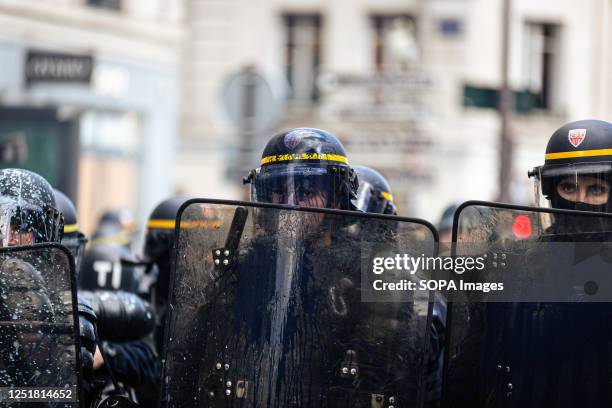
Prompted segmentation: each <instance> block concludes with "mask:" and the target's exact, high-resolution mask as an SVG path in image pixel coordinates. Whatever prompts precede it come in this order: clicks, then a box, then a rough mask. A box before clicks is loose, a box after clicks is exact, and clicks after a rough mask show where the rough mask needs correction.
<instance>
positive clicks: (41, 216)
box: [0, 201, 59, 247]
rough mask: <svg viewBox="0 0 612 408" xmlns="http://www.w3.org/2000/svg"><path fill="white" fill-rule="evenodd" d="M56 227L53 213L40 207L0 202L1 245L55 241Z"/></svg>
mask: <svg viewBox="0 0 612 408" xmlns="http://www.w3.org/2000/svg"><path fill="white" fill-rule="evenodd" d="M58 229H59V224H58V218H57V216H56V215H55V214H50V213H48V212H47V211H46V210H44V209H42V208H37V207H32V206H27V205H20V206H17V204H16V203H14V202H6V201H5V202H0V242H1V246H3V247H7V246H18V245H30V244H33V243H37V242H49V241H57V240H58V239H59V231H58Z"/></svg>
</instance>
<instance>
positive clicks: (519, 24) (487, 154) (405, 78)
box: [177, 0, 612, 219]
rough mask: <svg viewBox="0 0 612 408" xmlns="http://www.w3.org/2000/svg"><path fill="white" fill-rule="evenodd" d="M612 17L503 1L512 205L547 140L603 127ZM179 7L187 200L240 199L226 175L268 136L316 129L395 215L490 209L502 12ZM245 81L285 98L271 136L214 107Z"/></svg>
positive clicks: (604, 11) (524, 199) (222, 4)
mask: <svg viewBox="0 0 612 408" xmlns="http://www.w3.org/2000/svg"><path fill="white" fill-rule="evenodd" d="M611 3H612V2H611V1H609V0H589V1H585V2H575V1H571V0H561V1H552V0H551V1H547V0H544V1H535V2H534V1H528V0H512V1H511V2H510V14H509V16H508V18H509V32H510V35H509V43H510V45H509V66H508V70H509V71H508V72H509V73H508V76H509V84H510V89H511V91H512V95H513V99H514V102H513V109H512V110H513V112H512V113H511V115H510V121H509V130H510V135H511V137H512V140H513V141H514V149H513V150H514V155H513V159H514V160H513V166H512V168H511V169H510V175H511V177H510V197H511V200H512V201H514V202H517V203H521V204H528V203H529V201H530V199H531V190H530V185H531V184H530V182H529V181H528V180H527V177H526V174H527V170H528V169H529V168H530V167H533V166H535V165H537V164H539V163H541V162H542V160H543V150H544V148H545V145H546V141H547V139H548V137H549V136H550V134H551V133H552V131H554V129H556V128H557V127H558V126H560V125H561V124H562V123H563V122H565V121H569V120H574V119H579V118H586V117H598V118H602V119H607V118H609V116H610V115H609V114H610V112H611V106H610V100H609V98H608V96H607V95H608V89H609V88H610V80H609V79H608V75H607V72H608V66H609V63H610V62H609V59H610V54H611V51H612V45H611V44H610V39H611V38H610V28H609V26H610V24H609V14H610V6H611ZM186 7H187V12H186V16H187V19H186V26H187V27H188V30H189V32H188V35H187V37H186V44H185V50H186V52H185V55H186V56H188V57H187V58H186V59H185V60H184V62H185V63H184V66H183V69H184V71H183V73H184V77H183V101H184V105H183V110H182V115H181V130H182V131H181V136H182V138H181V144H180V148H179V152H178V157H179V158H180V159H179V160H178V162H177V174H178V175H179V177H178V179H177V183H178V185H179V186H180V188H181V189H183V190H185V191H186V192H189V193H198V194H199V195H204V196H209V197H213V196H214V197H237V196H239V195H240V194H243V191H241V190H240V177H239V174H236V173H240V172H242V174H244V172H245V170H246V169H247V168H249V167H254V166H256V165H257V159H258V157H257V155H258V153H260V152H261V149H262V148H263V146H264V144H265V140H266V138H267V137H268V136H269V134H270V133H273V131H276V130H280V129H282V128H287V127H291V126H314V127H321V128H324V129H326V130H329V131H331V132H333V133H335V134H337V135H338V136H339V137H340V138H341V139H342V141H343V142H344V144H345V147H346V148H347V150H348V153H349V158H350V160H351V162H352V163H359V164H364V165H369V166H373V167H375V168H377V169H378V170H380V171H381V172H382V173H383V174H384V175H386V176H387V177H388V178H389V180H390V182H391V185H392V187H393V189H394V192H395V196H396V199H397V201H398V204H399V207H400V210H401V213H403V214H410V215H416V216H422V217H426V218H430V219H435V218H436V217H437V216H438V214H440V213H441V211H442V208H443V207H444V206H445V205H447V204H448V203H449V202H452V201H456V200H464V199H468V198H471V199H487V200H492V199H495V198H496V197H497V196H498V194H499V192H498V184H499V183H498V169H499V134H500V118H499V114H498V110H497V108H498V106H499V90H500V86H501V83H502V66H501V61H502V58H501V56H502V51H503V48H502V27H503V24H502V20H503V15H502V10H503V0H493V1H491V0H351V1H346V0H318V1H317V0H303V1H301V0H258V1H251V0H199V1H196V0H192V1H189V2H188V3H187V5H186ZM245 67H250V68H251V69H255V70H256V71H257V72H258V74H259V75H261V76H262V77H265V78H266V82H267V83H268V86H269V87H270V90H266V89H265V86H261V85H258V89H259V91H258V92H259V95H260V96H261V95H265V94H266V92H267V93H272V94H276V95H279V97H283V96H286V98H287V100H286V103H283V104H282V106H283V108H284V109H283V110H282V112H280V114H279V115H277V116H278V117H277V118H276V119H275V120H272V121H271V122H267V123H269V124H271V126H270V127H269V128H267V129H263V130H261V129H255V130H254V131H244V129H243V128H241V127H240V126H238V128H237V127H236V126H232V124H235V123H236V121H235V120H232V119H231V118H232V114H231V113H230V114H228V113H227V112H228V109H226V108H224V107H225V106H226V105H230V106H232V104H233V105H237V104H238V102H237V101H234V102H231V103H225V104H224V103H223V100H224V99H223V98H224V96H223V95H224V92H225V90H224V89H225V87H227V86H228V85H227V84H228V83H231V81H232V80H234V81H235V76H236V73H237V72H239V71H240V70H241V69H243V68H245ZM245 86H246V85H245ZM246 93H247V91H245V92H244V95H246ZM258 97H259V96H258ZM258 97H254V99H253V100H257V98H258ZM244 98H246V97H243V99H244ZM263 99H264V100H267V99H266V98H263ZM231 109H232V108H230V111H231ZM236 109H239V108H234V110H236ZM264 114H265V115H268V116H274V114H271V113H270V112H267V113H266V112H264ZM247 116H248V115H247ZM264 122H265V121H264ZM242 150H246V151H247V153H244V152H242ZM237 169H239V170H240V171H238V172H237V171H236V170H237ZM193 174H198V177H190V176H189V175H193Z"/></svg>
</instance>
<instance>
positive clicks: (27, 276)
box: [0, 244, 79, 407]
mask: <svg viewBox="0 0 612 408" xmlns="http://www.w3.org/2000/svg"><path fill="white" fill-rule="evenodd" d="M74 277H75V275H74V260H72V257H71V255H70V252H69V251H68V250H67V249H66V248H64V247H61V246H59V245H54V244H40V245H32V246H24V247H12V248H0V350H2V354H1V356H0V387H8V388H22V387H35V388H36V389H40V388H42V387H55V388H57V387H60V388H65V389H69V390H71V393H74V394H71V395H72V397H73V398H72V400H74V401H75V402H60V400H56V401H55V402H45V403H40V402H38V403H33V402H14V403H9V402H8V401H7V400H5V401H2V402H0V404H1V405H2V406H3V407H4V406H15V407H17V406H19V407H23V406H30V404H31V405H32V406H37V407H43V406H44V407H77V406H78V402H76V399H78V384H79V374H78V373H79V371H78V357H77V353H76V350H77V348H76V344H77V340H76V339H77V338H76V334H75V331H76V330H75V327H76V323H75V316H77V314H76V307H75V306H76V304H75V301H76V289H75V286H74ZM32 389H34V388H32ZM6 395H7V394H6V393H5V392H3V396H4V397H6Z"/></svg>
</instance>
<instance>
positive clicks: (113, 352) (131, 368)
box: [54, 189, 158, 403]
mask: <svg viewBox="0 0 612 408" xmlns="http://www.w3.org/2000/svg"><path fill="white" fill-rule="evenodd" d="M54 192H55V197H56V200H57V202H58V209H59V210H60V211H61V213H62V215H63V217H64V220H65V225H64V236H63V237H62V244H64V245H66V246H67V247H68V248H69V249H70V250H71V252H72V253H73V255H74V256H75V261H76V262H77V264H78V265H80V266H81V267H80V268H78V269H77V278H78V279H77V281H78V284H79V292H78V293H79V297H80V298H81V299H83V300H86V301H87V302H88V304H89V305H90V306H91V307H92V309H93V311H95V313H96V315H97V318H98V319H97V329H98V330H97V331H98V335H99V338H100V341H101V342H100V344H102V349H103V351H104V355H105V359H106V361H105V360H103V359H102V354H101V353H100V352H98V353H96V355H95V356H94V365H93V368H94V369H95V374H96V377H98V378H100V379H102V380H103V381H104V380H106V372H105V368H106V367H103V366H104V363H105V362H107V363H108V364H110V366H112V372H113V375H114V376H115V377H116V378H117V379H118V380H119V381H121V382H122V383H123V384H125V385H128V386H131V387H133V388H134V389H135V390H136V394H137V396H138V397H139V400H140V402H143V403H150V399H151V397H150V395H151V394H152V395H153V396H154V395H155V384H156V381H157V372H158V364H157V356H156V355H155V353H154V351H153V349H152V347H151V345H149V343H148V342H147V341H146V339H145V340H143V338H145V337H146V336H147V335H148V334H149V333H151V332H152V330H153V323H154V321H155V318H154V316H153V311H152V310H151V308H150V307H149V305H148V304H147V303H146V302H144V301H142V300H141V299H139V298H138V297H137V296H136V291H137V288H138V280H137V276H136V274H135V273H134V272H133V270H134V266H132V265H125V266H122V265H121V258H122V257H125V258H129V252H128V250H127V249H126V248H125V247H123V246H116V245H110V244H107V243H98V244H94V245H93V246H92V247H91V248H90V249H88V250H87V251H84V247H85V244H86V242H87V237H86V236H85V234H83V233H82V232H80V231H79V228H78V219H77V213H76V209H75V207H74V204H73V203H72V200H70V199H69V198H68V197H67V196H66V195H65V194H63V193H62V192H61V191H59V190H57V189H56V190H55V191H54ZM83 254H84V255H83ZM77 257H78V258H77ZM77 259H78V261H77ZM100 281H102V283H100ZM109 290H111V291H113V292H110V291H109ZM117 290H119V291H118V292H115V291H117ZM143 400H144V401H143Z"/></svg>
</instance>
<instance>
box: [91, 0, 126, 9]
mask: <svg viewBox="0 0 612 408" xmlns="http://www.w3.org/2000/svg"><path fill="white" fill-rule="evenodd" d="M87 5H88V6H92V7H100V8H105V9H109V10H121V0H87Z"/></svg>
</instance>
